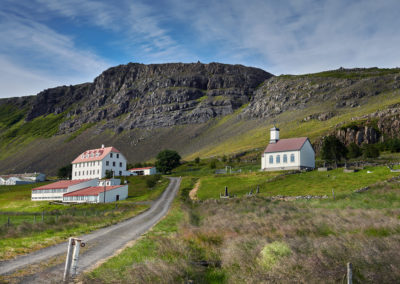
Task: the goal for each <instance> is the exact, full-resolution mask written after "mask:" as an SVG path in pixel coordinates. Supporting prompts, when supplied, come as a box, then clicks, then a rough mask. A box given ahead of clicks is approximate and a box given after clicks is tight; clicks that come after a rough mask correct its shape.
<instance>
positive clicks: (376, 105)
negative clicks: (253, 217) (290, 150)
mask: <svg viewBox="0 0 400 284" xmlns="http://www.w3.org/2000/svg"><path fill="white" fill-rule="evenodd" d="M399 90H400V70H399V69H378V68H369V69H338V70H333V71H327V72H322V73H316V74H306V75H297V76H293V75H281V76H273V75H272V74H270V73H268V72H265V71H263V70H261V69H257V68H252V67H245V66H242V65H228V64H220V63H210V64H202V63H193V64H182V63H171V64H151V65H144V64H137V63H129V64H127V65H120V66H117V67H113V68H110V69H108V70H106V71H104V72H103V73H102V74H101V75H100V76H98V77H97V78H96V79H95V80H94V82H93V83H85V84H80V85H75V86H61V87H57V88H52V89H47V90H44V91H43V92H40V93H39V94H38V95H36V96H31V97H22V98H8V99H1V100H0V172H4V173H9V172H22V171H45V172H47V173H49V174H54V173H55V172H56V169H57V168H59V167H61V166H63V165H66V164H68V163H69V162H70V161H71V160H72V159H73V158H75V156H77V155H78V154H79V153H81V152H82V151H84V150H85V149H87V148H97V147H99V146H100V145H101V144H106V145H113V146H115V147H117V148H118V149H120V150H121V151H122V152H123V153H124V154H125V155H126V156H127V158H128V160H129V161H130V162H132V163H133V162H138V161H146V160H149V159H152V158H154V156H155V155H156V154H157V153H158V152H159V151H160V150H162V149H165V148H171V149H176V150H178V151H179V153H180V154H181V155H182V156H183V157H185V158H187V159H192V158H194V157H196V156H197V155H199V156H201V157H209V156H213V155H223V154H227V155H228V154H234V153H240V152H243V151H248V150H251V149H256V150H255V151H260V149H261V148H263V147H264V146H265V144H266V143H267V141H268V134H267V133H268V131H267V130H268V128H269V127H270V126H271V124H272V123H273V122H274V121H275V122H276V123H277V124H278V125H279V126H280V128H281V136H282V137H283V138H284V137H292V136H309V137H310V138H311V140H312V142H314V144H315V146H316V148H318V145H319V141H320V139H321V137H322V136H323V135H326V134H328V133H334V134H336V135H337V136H338V137H340V138H341V139H342V140H343V141H344V142H346V143H350V142H353V141H356V142H357V143H359V144H361V143H373V142H376V141H380V140H382V139H385V137H392V136H396V135H397V133H399V132H398V130H399V125H398V124H399V123H398V121H399V120H398V118H399V111H400V107H399V106H400V97H399ZM257 149H258V150H257Z"/></svg>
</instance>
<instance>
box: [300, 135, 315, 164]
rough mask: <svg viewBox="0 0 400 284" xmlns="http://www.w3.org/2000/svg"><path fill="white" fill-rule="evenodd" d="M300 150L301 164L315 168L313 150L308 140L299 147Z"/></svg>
mask: <svg viewBox="0 0 400 284" xmlns="http://www.w3.org/2000/svg"><path fill="white" fill-rule="evenodd" d="M300 152H301V154H300V155H301V158H300V159H301V166H302V167H308V168H313V169H314V168H315V152H314V149H313V147H312V146H311V143H310V141H308V140H307V141H306V142H305V143H304V145H303V147H302V148H301V149H300Z"/></svg>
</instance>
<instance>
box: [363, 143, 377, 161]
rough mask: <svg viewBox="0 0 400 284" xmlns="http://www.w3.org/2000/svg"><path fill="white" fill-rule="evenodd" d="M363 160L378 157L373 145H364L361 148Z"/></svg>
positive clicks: (375, 146) (375, 147)
mask: <svg viewBox="0 0 400 284" xmlns="http://www.w3.org/2000/svg"><path fill="white" fill-rule="evenodd" d="M362 151H363V157H364V158H377V157H379V149H378V147H377V145H375V144H364V145H363V147H362Z"/></svg>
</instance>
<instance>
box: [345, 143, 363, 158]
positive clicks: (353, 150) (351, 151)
mask: <svg viewBox="0 0 400 284" xmlns="http://www.w3.org/2000/svg"><path fill="white" fill-rule="evenodd" d="M347 149H348V153H347V157H348V158H350V159H353V158H357V157H360V156H361V155H362V150H361V148H360V146H358V145H357V144H356V143H354V142H353V143H350V145H349V147H348V148H347Z"/></svg>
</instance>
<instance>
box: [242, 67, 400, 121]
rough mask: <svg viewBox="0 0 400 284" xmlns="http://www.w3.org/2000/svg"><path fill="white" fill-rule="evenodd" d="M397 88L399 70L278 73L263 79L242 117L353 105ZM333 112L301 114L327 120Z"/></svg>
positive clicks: (259, 116) (257, 116)
mask: <svg viewBox="0 0 400 284" xmlns="http://www.w3.org/2000/svg"><path fill="white" fill-rule="evenodd" d="M399 88H400V73H399V72H398V70H397V71H395V70H393V71H392V72H386V73H385V72H378V71H374V69H342V70H337V71H328V72H323V73H317V74H310V75H300V76H279V77H273V78H271V79H269V80H267V81H266V82H265V83H264V84H263V85H262V86H261V87H260V88H258V89H257V90H256V92H255V95H254V96H253V97H252V99H251V102H250V104H249V106H248V107H247V108H246V109H245V110H244V111H243V113H242V117H244V118H269V117H275V116H277V115H279V114H281V113H283V112H285V111H290V110H299V109H305V108H307V107H310V106H313V105H323V104H326V103H329V104H331V105H333V106H334V107H333V108H332V109H333V110H340V109H341V108H344V107H350V108H355V107H358V106H360V105H361V104H362V102H363V101H365V99H367V98H369V97H373V96H376V95H378V94H380V93H382V92H387V91H392V90H397V89H399ZM334 115H335V111H328V112H322V113H315V114H313V115H312V116H309V117H305V118H304V121H307V120H310V119H318V120H322V121H323V120H327V119H329V118H331V117H333V116H334Z"/></svg>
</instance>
